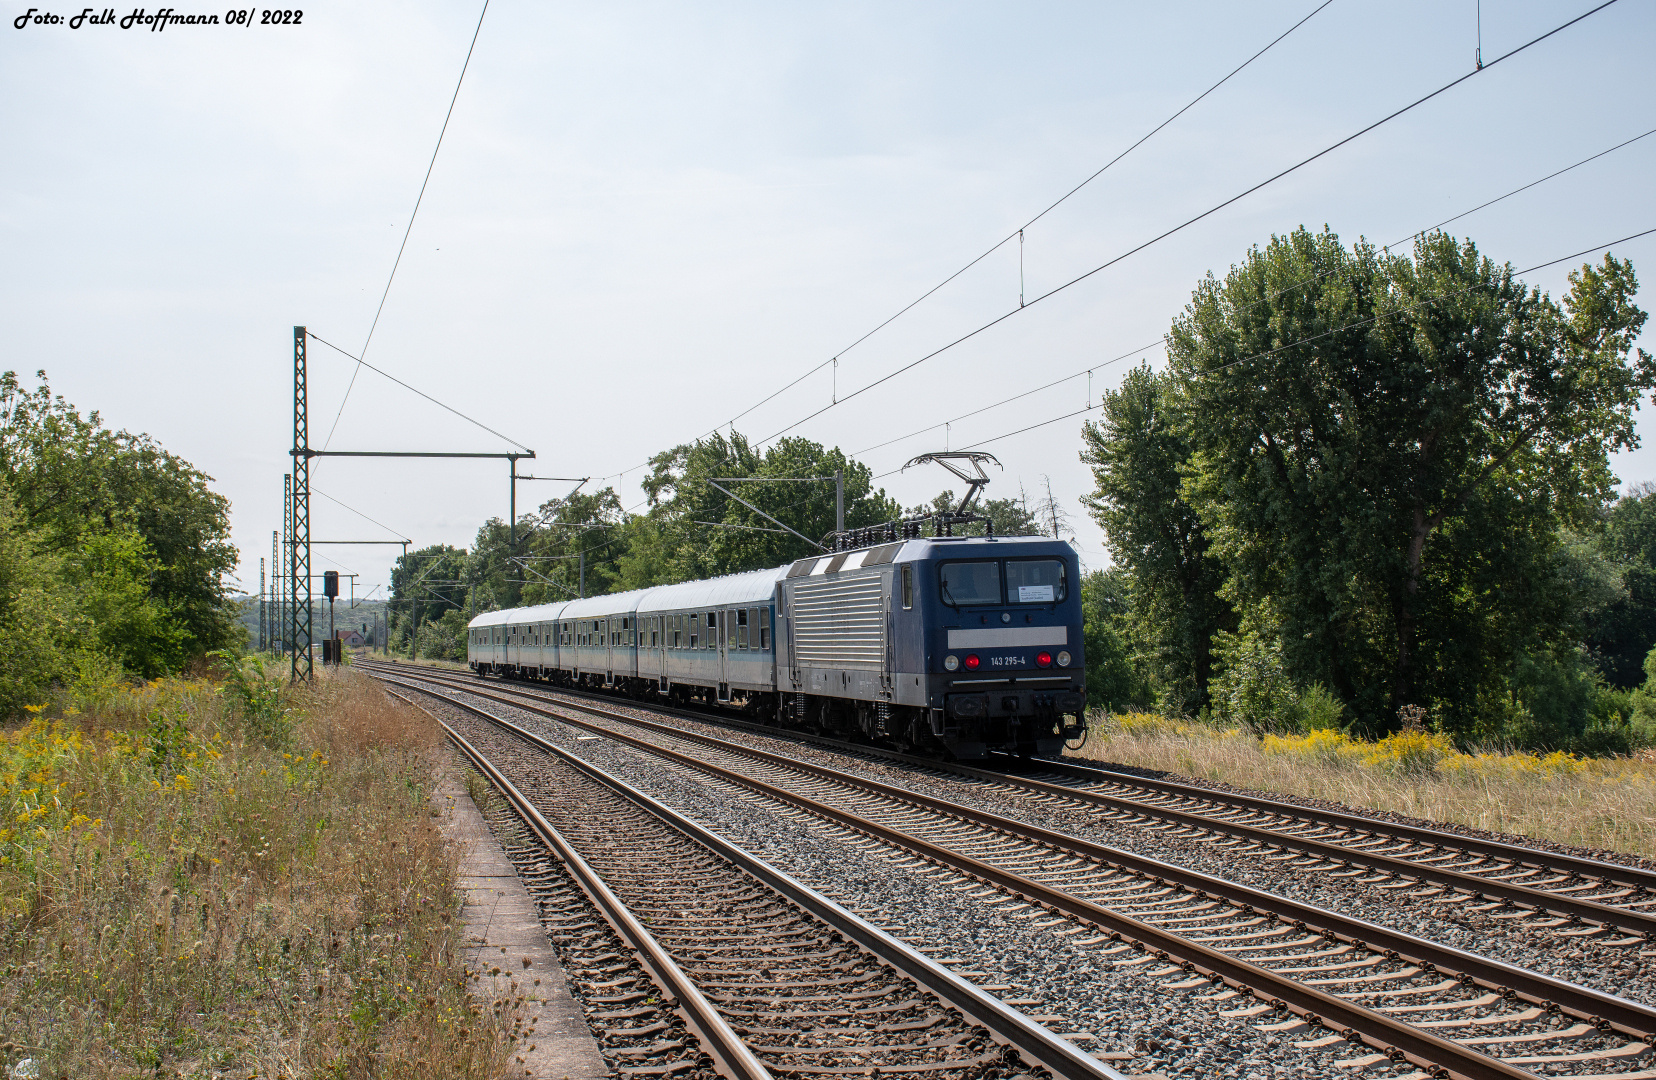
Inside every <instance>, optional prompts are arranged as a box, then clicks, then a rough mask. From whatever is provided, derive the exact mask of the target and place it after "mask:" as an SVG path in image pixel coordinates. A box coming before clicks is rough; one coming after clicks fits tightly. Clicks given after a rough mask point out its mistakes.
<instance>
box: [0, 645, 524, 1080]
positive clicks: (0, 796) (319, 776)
mask: <svg viewBox="0 0 1656 1080" xmlns="http://www.w3.org/2000/svg"><path fill="white" fill-rule="evenodd" d="M226 662H227V663H228V662H229V661H228V659H227V660H226ZM77 700H78V703H70V704H67V705H61V706H60V708H59V714H58V715H57V716H55V717H51V718H48V713H49V710H47V709H39V710H30V713H31V718H30V719H29V720H28V721H27V722H26V723H25V724H23V725H22V726H21V727H18V728H16V729H15V730H13V731H11V732H9V733H6V734H5V735H4V736H0V814H3V821H0V912H3V919H0V925H3V930H0V970H3V972H4V975H5V977H4V979H0V1037H3V1039H4V1046H3V1048H0V1054H3V1055H4V1058H5V1062H4V1064H5V1065H6V1066H11V1065H15V1064H17V1063H18V1062H19V1061H21V1060H22V1059H24V1058H32V1059H34V1061H35V1062H36V1064H37V1065H38V1066H39V1067H40V1068H41V1070H42V1072H41V1075H43V1076H46V1077H70V1076H74V1077H131V1076H139V1075H144V1076H151V1075H153V1076H186V1077H203V1078H204V1077H215V1078H236V1080H244V1078H251V1077H282V1076H318V1077H339V1078H346V1077H351V1078H355V1077H409V1078H414V1077H422V1078H423V1077H439V1076H440V1077H456V1078H460V1077H465V1078H476V1080H485V1078H486V1080H495V1078H496V1077H498V1076H500V1075H503V1070H504V1068H505V1066H506V1063H507V1055H508V1050H509V1045H510V1044H509V1042H508V1041H507V1036H508V1034H509V1032H510V1026H511V1022H512V1018H511V1015H510V1010H509V1009H507V1010H502V1011H498V1012H497V1011H494V1010H491V1009H489V1008H488V1007H487V1006H481V1007H480V1006H479V1005H478V1004H476V1003H474V1002H472V1001H471V1000H470V998H469V997H468V996H467V992H466V985H467V979H466V975H465V972H464V970H463V968H462V965H461V962H460V959H459V955H458V951H457V950H458V948H459V946H460V944H461V940H460V938H461V930H460V927H459V925H458V920H457V919H456V917H455V916H456V912H457V910H458V908H457V897H456V895H455V892H454V881H455V857H456V856H455V854H454V853H453V851H452V850H450V849H449V848H448V846H447V845H445V843H444V841H443V838H442V835H441V834H440V832H439V830H438V822H437V821H436V820H434V817H435V814H434V811H433V807H432V803H431V800H430V797H431V794H432V790H433V786H434V782H435V779H436V776H437V770H438V768H439V764H440V763H439V753H440V751H441V741H440V736H439V733H438V731H437V729H436V725H435V724H434V723H432V722H431V720H430V719H429V717H427V716H425V715H424V714H423V713H420V712H419V711H417V710H415V709H412V708H409V707H406V706H402V705H399V704H397V703H393V702H392V701H390V700H389V699H388V698H387V697H386V696H385V695H384V694H383V693H381V692H380V691H379V690H378V689H377V688H375V687H374V686H372V685H371V684H370V683H369V682H368V681H367V680H366V679H365V678H361V677H359V676H354V675H352V674H350V673H349V672H348V671H347V672H344V673H341V674H337V675H334V676H331V677H329V676H324V677H321V678H319V679H318V681H317V683H316V685H315V686H314V687H311V688H308V689H304V690H291V689H287V688H285V687H284V686H283V684H282V683H280V682H278V681H275V680H274V679H266V678H265V677H264V676H263V675H262V674H261V672H260V670H259V668H258V665H257V663H256V662H255V661H251V660H244V661H241V662H239V663H233V664H231V665H230V666H229V667H228V669H227V671H226V673H225V677H224V678H223V679H222V680H215V679H206V678H197V679H178V678H161V679H156V680H152V681H149V682H144V683H141V684H136V685H114V686H109V687H106V688H105V689H104V690H103V691H102V692H101V693H99V694H97V695H95V696H94V697H92V698H79V699H77Z"/></svg>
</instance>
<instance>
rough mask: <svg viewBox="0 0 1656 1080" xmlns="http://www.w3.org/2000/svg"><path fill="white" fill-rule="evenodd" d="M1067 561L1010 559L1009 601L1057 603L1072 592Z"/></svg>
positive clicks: (1007, 574)
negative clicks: (1065, 562)
mask: <svg viewBox="0 0 1656 1080" xmlns="http://www.w3.org/2000/svg"><path fill="white" fill-rule="evenodd" d="M1067 584H1068V583H1067V582H1066V581H1065V580H1064V564H1063V562H1061V561H1060V560H1058V559H1008V560H1007V563H1006V602H1007V603H1009V604H1056V603H1058V602H1060V601H1061V600H1063V599H1064V597H1065V595H1067V593H1068V591H1069V590H1068V589H1067V587H1066V586H1067Z"/></svg>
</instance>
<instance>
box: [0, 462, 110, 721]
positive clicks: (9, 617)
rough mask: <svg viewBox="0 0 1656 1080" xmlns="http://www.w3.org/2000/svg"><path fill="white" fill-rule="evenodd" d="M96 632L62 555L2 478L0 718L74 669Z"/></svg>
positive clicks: (30, 702)
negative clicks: (29, 518)
mask: <svg viewBox="0 0 1656 1080" xmlns="http://www.w3.org/2000/svg"><path fill="white" fill-rule="evenodd" d="M93 631H94V627H93V625H92V623H91V621H90V620H89V619H88V618H87V617H86V616H85V615H84V614H82V612H81V611H80V605H79V604H78V603H77V602H76V597H75V595H74V593H73V590H72V588H71V586H70V585H69V582H68V580H67V578H66V575H65V574H64V572H63V559H62V557H61V556H58V555H55V554H53V553H52V551H51V545H50V543H49V542H48V539H47V537H46V535H45V534H44V532H43V531H40V530H34V529H30V528H29V525H28V522H27V521H26V520H25V518H24V515H23V513H22V512H21V511H20V510H19V509H18V507H17V504H16V503H15V502H14V501H13V500H12V497H11V494H10V492H9V491H8V490H7V487H6V485H5V484H4V483H0V656H4V657H5V663H3V664H0V717H9V716H12V715H15V714H16V713H18V712H20V711H21V710H22V709H23V707H24V706H25V705H35V704H39V703H40V700H41V697H40V695H41V693H42V691H43V690H44V688H46V687H47V686H50V685H51V684H52V683H53V682H55V681H57V680H59V679H63V678H66V677H67V676H68V675H69V674H70V672H71V671H72V670H73V664H74V658H75V654H76V653H77V652H78V651H79V650H80V649H81V648H83V647H84V644H83V643H84V642H85V641H86V640H87V639H88V638H89V637H90V636H91V635H92V633H93Z"/></svg>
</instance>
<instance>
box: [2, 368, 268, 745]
mask: <svg viewBox="0 0 1656 1080" xmlns="http://www.w3.org/2000/svg"><path fill="white" fill-rule="evenodd" d="M39 380H40V381H39V384H38V386H36V387H35V388H34V389H33V390H27V389H25V388H24V387H23V386H22V385H21V383H20V382H19V381H18V378H17V374H16V373H15V372H9V371H8V372H5V373H4V374H3V375H0V655H3V656H5V658H6V661H5V663H4V664H3V665H0V716H6V715H11V714H13V713H15V712H16V711H17V710H18V709H19V708H20V707H22V706H23V705H28V704H37V703H39V702H40V701H41V700H43V699H44V697H45V695H46V694H47V693H48V692H49V690H50V689H51V688H52V687H53V686H54V685H59V684H63V683H65V682H69V681H76V682H83V681H85V680H87V679H93V678H95V679H96V680H97V681H99V682H100V683H107V682H109V681H110V679H111V678H112V677H116V676H118V675H119V673H120V672H121V671H123V670H124V671H126V672H130V673H132V674H137V675H143V676H147V677H148V676H156V675H162V674H166V673H168V672H173V671H177V670H178V669H179V668H180V667H182V666H183V665H184V664H185V663H186V662H187V661H188V660H190V659H191V658H192V657H197V656H201V655H203V654H204V653H206V652H208V651H209V650H212V649H217V648H222V647H224V646H228V645H240V644H241V643H242V641H243V639H244V635H243V633H242V631H241V629H240V627H239V625H238V624H237V622H236V611H235V607H234V604H233V603H232V602H231V601H230V600H229V598H228V597H227V595H226V588H225V582H224V578H225V576H226V575H228V574H229V573H230V571H231V570H233V569H234V567H235V564H236V553H235V549H234V548H232V547H231V546H230V543H229V535H230V523H229V504H228V502H226V501H225V499H224V498H223V497H222V496H220V495H218V494H216V493H215V492H213V491H212V490H210V489H209V488H208V486H207V485H208V483H209V482H210V481H211V478H210V477H208V476H206V475H204V474H203V473H202V472H200V471H199V470H197V469H195V468H194V467H193V466H191V465H190V464H189V463H188V462H186V461H184V460H182V459H180V458H178V457H177V456H175V455H173V454H169V453H167V452H166V451H165V450H163V449H162V448H161V447H160V446H158V445H156V443H155V442H154V440H152V439H150V438H148V437H147V436H142V435H132V434H130V433H128V432H124V431H110V430H109V429H107V428H105V427H104V426H103V422H102V420H101V419H100V417H99V416H98V414H97V413H95V412H94V413H90V414H87V415H82V414H81V413H80V411H79V410H77V409H76V408H75V407H74V406H73V405H71V404H69V403H68V402H66V401H65V400H64V399H63V398H62V397H59V396H55V395H53V394H52V392H51V388H50V386H49V385H48V383H47V382H46V377H45V374H44V373H40V375H39Z"/></svg>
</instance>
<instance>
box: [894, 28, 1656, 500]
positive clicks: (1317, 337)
mask: <svg viewBox="0 0 1656 1080" xmlns="http://www.w3.org/2000/svg"><path fill="white" fill-rule="evenodd" d="M1493 62H1494V61H1491V63H1493ZM1485 66H1488V65H1485ZM1652 234H1656V228H1651V229H1645V230H1643V231H1642V232H1636V233H1630V234H1629V235H1627V236H1624V237H1621V238H1620V239H1618V240H1612V241H1610V242H1609V243H1605V244H1594V245H1593V246H1592V247H1588V248H1583V249H1581V250H1580V251H1577V252H1574V253H1572V254H1569V255H1564V256H1560V257H1559V258H1556V259H1549V260H1547V261H1546V262H1539V263H1536V264H1535V265H1533V266H1528V267H1525V268H1524V269H1522V270H1516V271H1514V272H1513V275H1512V276H1513V277H1515V278H1516V277H1520V276H1522V275H1524V274H1532V273H1534V272H1535V271H1537V270H1545V269H1546V268H1547V267H1549V266H1557V265H1558V264H1559V263H1565V262H1569V261H1571V260H1572V259H1579V258H1581V257H1582V256H1583V255H1591V254H1593V253H1594V252H1596V251H1605V250H1608V249H1609V248H1613V247H1615V246H1616V245H1617V244H1625V243H1627V242H1628V241H1630V240H1638V239H1641V238H1643V237H1646V236H1650V235H1652ZM1476 287H1477V286H1468V287H1467V288H1465V289H1457V290H1455V291H1454V292H1450V293H1445V294H1443V295H1442V296H1433V297H1428V298H1427V299H1425V300H1421V301H1417V302H1416V303H1413V304H1407V305H1404V306H1403V307H1402V308H1399V309H1397V310H1401V311H1407V310H1410V309H1415V308H1421V307H1428V306H1430V305H1432V304H1437V303H1440V302H1442V301H1444V300H1447V299H1450V298H1452V297H1456V296H1460V295H1462V294H1464V293H1467V292H1470V291H1471V290H1472V289H1474V288H1476ZM1395 313H1396V312H1395V311H1392V312H1380V313H1379V314H1375V315H1370V316H1368V317H1367V318H1363V319H1357V320H1354V321H1353V322H1349V323H1346V324H1345V325H1343V326H1336V327H1334V328H1332V329H1330V330H1325V331H1323V332H1322V333H1319V334H1313V335H1311V336H1310V337H1304V338H1300V339H1298V340H1296V341H1290V342H1287V343H1285V344H1282V345H1278V346H1277V347H1275V348H1273V349H1264V350H1262V351H1260V352H1256V353H1252V354H1250V355H1248V356H1241V357H1238V358H1237V359H1235V360H1232V361H1229V362H1228V363H1225V364H1221V365H1220V366H1218V367H1214V368H1207V369H1205V370H1204V371H1203V372H1202V374H1204V375H1211V374H1214V373H1215V372H1220V371H1225V370H1228V369H1230V368H1233V367H1236V366H1237V365H1239V364H1245V363H1247V362H1249V361H1250V360H1261V359H1264V358H1265V357H1268V356H1275V355H1276V354H1277V353H1280V352H1286V351H1287V350H1289V349H1294V348H1298V347H1299V346H1301V345H1309V344H1311V343H1312V342H1316V341H1321V340H1322V339H1323V338H1326V337H1329V336H1331V335H1334V334H1338V333H1342V332H1343V331H1346V330H1355V329H1357V328H1358V327H1362V326H1367V325H1368V324H1369V323H1372V322H1376V321H1378V320H1380V319H1381V318H1383V317H1385V316H1386V315H1390V314H1395ZM1099 408H1102V403H1099V404H1097V405H1091V404H1089V405H1088V406H1087V407H1086V408H1084V409H1076V410H1075V411H1074V412H1068V413H1065V414H1063V415H1062V416H1054V417H1052V418H1051V419H1049V420H1042V421H1040V422H1039V423H1035V424H1030V425H1028V426H1026V427H1021V428H1018V429H1017V430H1016V431H1008V432H1006V433H1005V434H1003V435H996V436H995V437H993V438H990V439H982V440H979V441H978V442H975V443H972V444H970V445H969V446H963V447H961V449H962V450H976V449H978V448H980V447H984V446H988V445H989V444H990V443H997V442H1000V441H1001V440H1003V439H1010V438H1012V437H1013V436H1015V435H1022V434H1024V433H1025V432H1029V431H1034V430H1035V429H1037V428H1043V427H1047V426H1048V425H1051V424H1057V423H1060V422H1062V421H1064V420H1069V419H1072V418H1073V417H1077V416H1080V415H1082V414H1084V413H1089V412H1093V411H1095V410H1097V409H1099ZM899 472H902V470H901V469H891V470H889V471H887V472H883V473H880V474H878V475H876V476H875V477H873V479H875V480H883V479H884V478H885V477H888V476H893V475H895V474H897V473H899Z"/></svg>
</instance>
